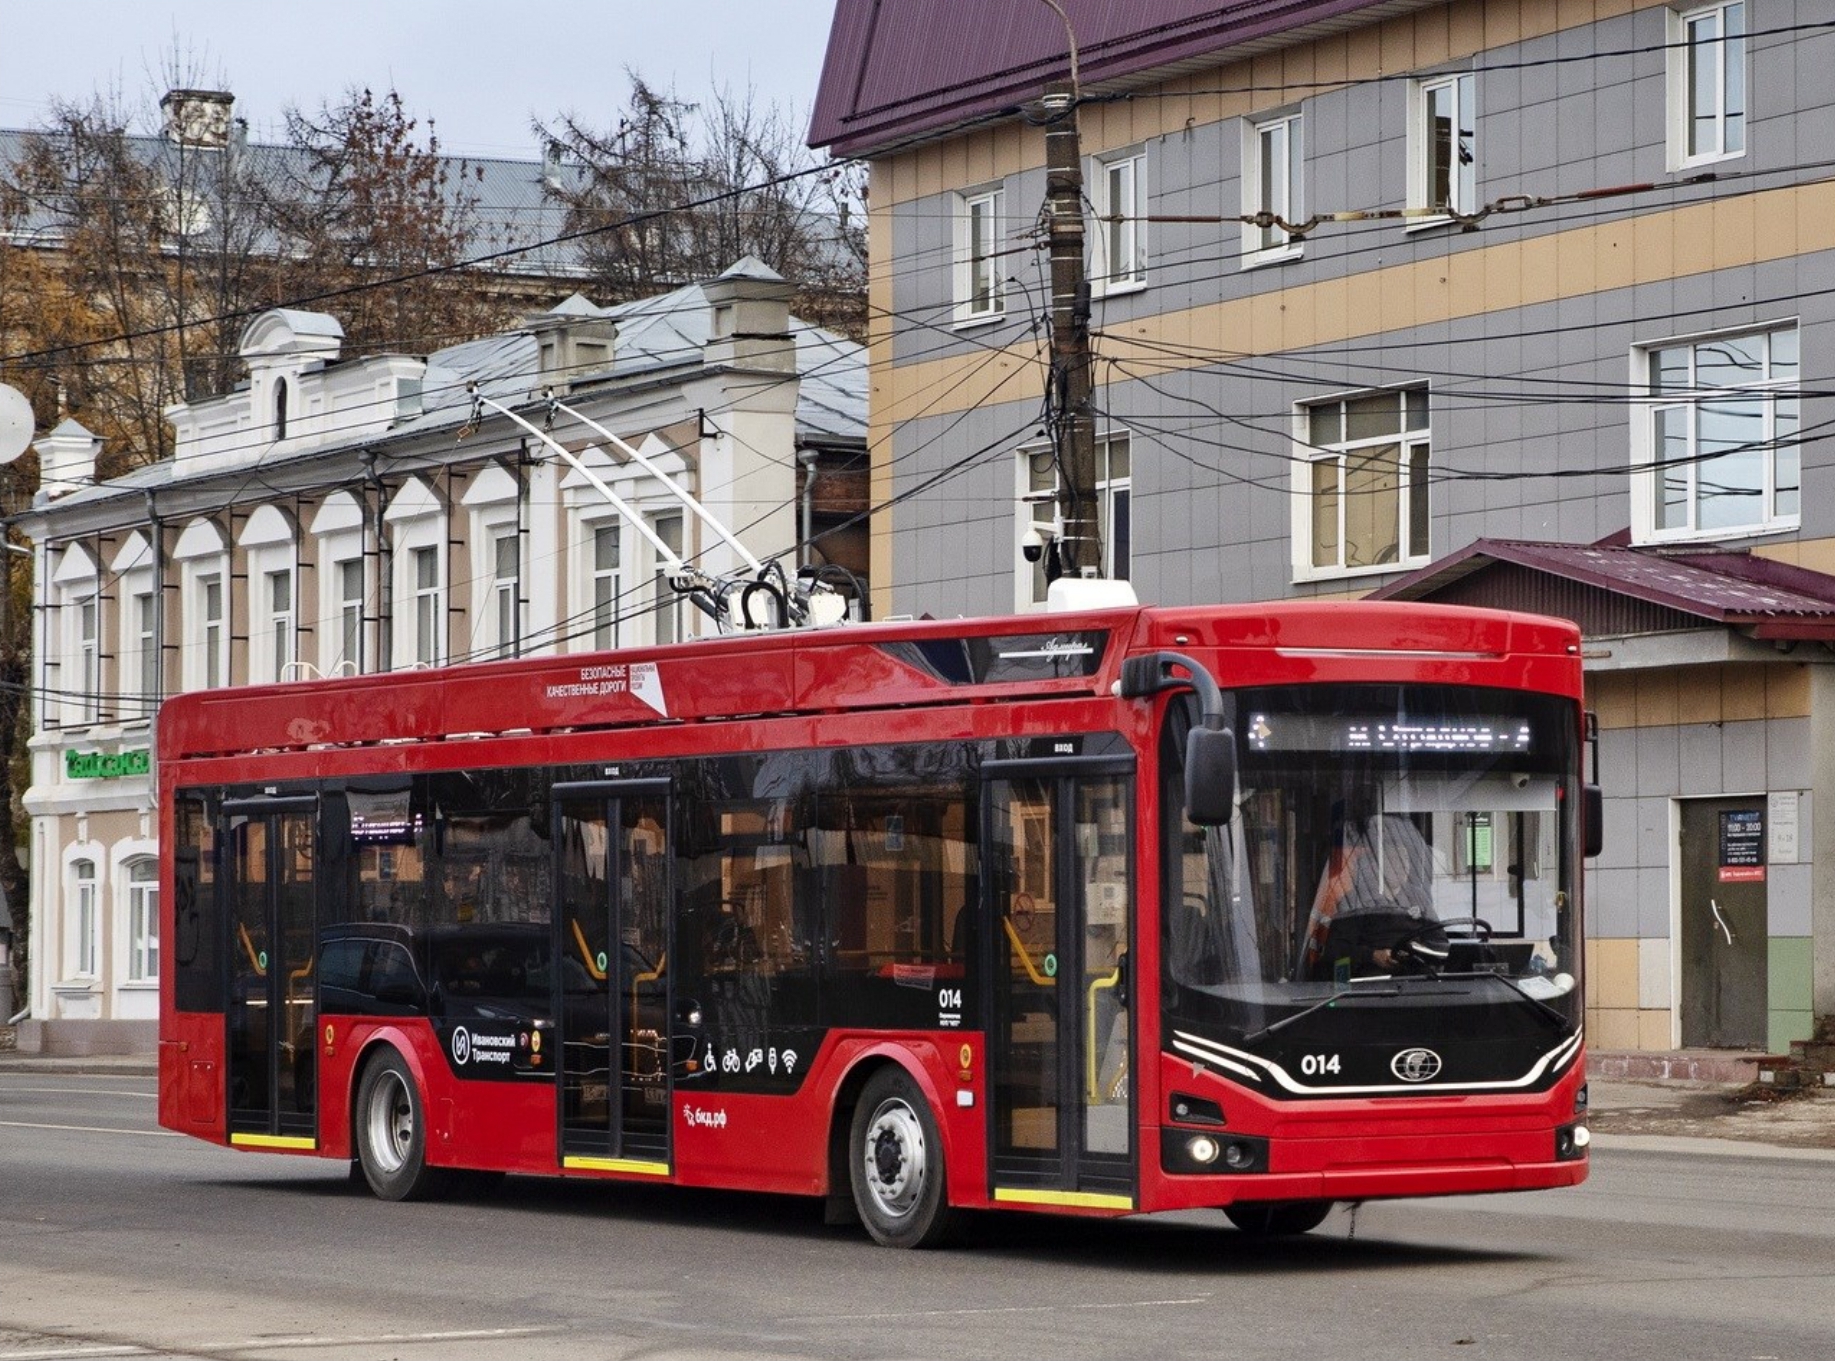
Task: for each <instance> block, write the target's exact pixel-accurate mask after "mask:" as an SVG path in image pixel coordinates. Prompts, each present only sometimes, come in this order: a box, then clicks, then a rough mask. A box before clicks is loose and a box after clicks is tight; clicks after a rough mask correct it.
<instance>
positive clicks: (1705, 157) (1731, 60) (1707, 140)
mask: <svg viewBox="0 0 1835 1361" xmlns="http://www.w3.org/2000/svg"><path fill="white" fill-rule="evenodd" d="M1668 32H1669V44H1668V49H1667V50H1668V54H1669V61H1668V70H1669V165H1670V169H1672V170H1675V169H1680V168H1681V167H1682V166H1685V165H1698V164H1700V163H1701V162H1703V161H1719V160H1724V159H1726V158H1727V157H1729V156H1739V155H1743V154H1744V153H1745V150H1746V6H1745V5H1744V4H1743V3H1734V4H1723V5H1709V6H1707V7H1706V8H1704V9H1696V10H1681V11H1678V10H1670V11H1669V30H1668Z"/></svg>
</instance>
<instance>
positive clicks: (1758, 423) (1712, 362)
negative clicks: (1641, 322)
mask: <svg viewBox="0 0 1835 1361" xmlns="http://www.w3.org/2000/svg"><path fill="white" fill-rule="evenodd" d="M1634 364H1635V365H1636V367H1637V368H1638V369H1640V370H1641V372H1640V373H1638V375H1637V377H1638V378H1639V380H1640V385H1641V386H1643V387H1644V390H1645V391H1646V392H1647V393H1648V394H1649V399H1650V400H1649V402H1648V405H1647V409H1646V411H1645V412H1644V413H1643V419H1644V421H1645V423H1646V424H1645V428H1644V433H1643V436H1642V438H1641V440H1639V441H1637V444H1639V445H1641V446H1642V447H1641V448H1634V454H1633V457H1634V460H1635V463H1637V464H1641V465H1642V466H1641V467H1640V468H1638V473H1639V476H1640V478H1641V479H1642V480H1643V481H1644V482H1645V483H1646V484H1647V486H1648V489H1649V490H1648V493H1647V495H1646V497H1645V498H1644V499H1645V503H1646V504H1647V505H1648V507H1649V513H1650V530H1651V536H1652V537H1657V538H1662V537H1666V536H1681V535H1696V534H1707V535H1711V534H1722V533H1726V532H1728V531H1735V530H1766V529H1784V528H1790V527H1792V526H1794V525H1796V524H1797V523H1798V519H1799V515H1800V511H1801V501H1802V497H1801V485H1802V480H1801V462H1802V460H1801V454H1800V451H1799V449H1798V446H1797V439H1798V403H1799V398H1798V395H1797V383H1798V379H1799V365H1798V331H1797V328H1796V327H1795V326H1780V327H1777V328H1775V329H1772V330H1768V331H1752V332H1747V333H1746V334H1743V335H1730V336H1711V337H1708V338H1706V339H1702V340H1691V341H1678V342H1676V343H1675V344H1671V345H1660V346H1651V347H1649V348H1646V349H1644V350H1641V351H1639V352H1638V353H1637V354H1636V356H1635V357H1634Z"/></svg>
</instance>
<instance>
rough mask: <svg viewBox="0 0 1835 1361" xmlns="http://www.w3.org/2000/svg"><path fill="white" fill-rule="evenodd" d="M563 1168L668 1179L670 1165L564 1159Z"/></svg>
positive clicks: (620, 1159)
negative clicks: (627, 1173)
mask: <svg viewBox="0 0 1835 1361" xmlns="http://www.w3.org/2000/svg"><path fill="white" fill-rule="evenodd" d="M561 1166H562V1167H564V1168H566V1169H567V1170H569V1171H573V1172H635V1173H637V1174H638V1175H639V1176H644V1177H666V1176H668V1175H669V1164H668V1163H646V1162H639V1161H637V1160H636V1159H634V1158H562V1159H561Z"/></svg>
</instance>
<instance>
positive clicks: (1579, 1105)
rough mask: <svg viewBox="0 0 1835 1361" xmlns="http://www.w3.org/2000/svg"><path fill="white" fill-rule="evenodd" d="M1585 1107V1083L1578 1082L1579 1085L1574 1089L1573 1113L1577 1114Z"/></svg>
mask: <svg viewBox="0 0 1835 1361" xmlns="http://www.w3.org/2000/svg"><path fill="white" fill-rule="evenodd" d="M1586 1108H1587V1085H1586V1083H1584V1082H1583V1083H1581V1084H1580V1086H1579V1087H1577V1088H1575V1090H1574V1114H1575V1115H1579V1114H1580V1113H1581V1112H1582V1111H1584V1110H1585V1109H1586Z"/></svg>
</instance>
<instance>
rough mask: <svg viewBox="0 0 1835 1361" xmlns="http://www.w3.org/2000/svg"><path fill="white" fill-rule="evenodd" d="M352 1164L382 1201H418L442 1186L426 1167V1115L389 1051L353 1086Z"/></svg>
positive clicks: (402, 1067)
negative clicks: (354, 1128) (354, 1138)
mask: <svg viewBox="0 0 1835 1361" xmlns="http://www.w3.org/2000/svg"><path fill="white" fill-rule="evenodd" d="M357 1161H358V1163H359V1164H361V1166H362V1168H363V1176H364V1179H365V1180H367V1181H368V1182H369V1184H370V1190H372V1191H374V1192H375V1193H376V1194H377V1195H378V1196H380V1197H382V1199H384V1200H421V1199H424V1198H426V1197H427V1196H431V1195H434V1194H436V1193H437V1192H438V1191H439V1190H440V1188H441V1186H442V1185H443V1183H444V1180H445V1179H444V1175H443V1174H442V1173H441V1171H440V1170H439V1169H438V1168H434V1167H429V1166H427V1112H426V1106H425V1104H424V1103H423V1102H422V1100H421V1094H420V1092H419V1091H418V1090H416V1088H415V1086H414V1075H413V1074H412V1073H410V1072H409V1071H408V1065H407V1063H406V1062H405V1061H404V1060H403V1059H402V1057H401V1055H400V1054H398V1053H396V1052H395V1051H394V1050H393V1049H385V1050H384V1051H383V1052H382V1053H380V1054H378V1055H377V1056H376V1058H375V1059H374V1060H373V1061H372V1062H371V1063H370V1065H369V1066H368V1067H367V1068H365V1069H364V1070H363V1081H362V1083H361V1084H360V1085H359V1086H358V1088H357Z"/></svg>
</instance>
